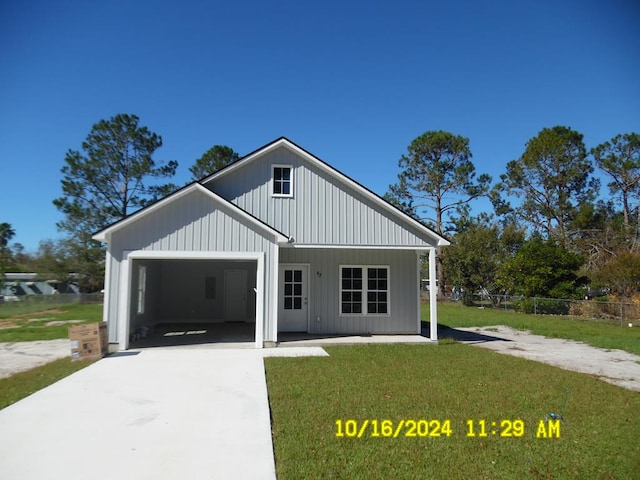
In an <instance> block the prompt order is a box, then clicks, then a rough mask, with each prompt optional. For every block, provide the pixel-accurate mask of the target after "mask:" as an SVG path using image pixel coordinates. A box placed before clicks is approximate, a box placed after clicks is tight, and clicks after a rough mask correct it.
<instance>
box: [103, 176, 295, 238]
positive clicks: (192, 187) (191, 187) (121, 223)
mask: <svg viewBox="0 0 640 480" xmlns="http://www.w3.org/2000/svg"><path fill="white" fill-rule="evenodd" d="M194 191H198V192H200V193H202V194H204V195H206V196H208V197H210V198H211V199H212V200H213V201H214V202H217V203H221V204H223V205H225V206H227V207H228V208H230V209H231V210H232V211H233V212H235V213H236V214H237V215H238V216H239V217H241V218H243V219H245V220H248V221H249V223H252V224H254V225H256V226H257V227H258V228H259V229H261V230H263V231H265V232H267V233H269V234H271V235H273V236H274V237H275V239H276V242H278V243H286V242H287V241H288V237H287V236H286V235H285V234H284V233H282V232H280V231H278V230H276V229H275V228H273V227H272V226H271V225H268V224H266V223H264V222H263V221H262V220H260V219H259V218H256V217H254V216H253V215H251V214H250V213H249V212H247V211H246V210H243V209H242V208H240V207H238V206H237V205H235V204H234V203H232V202H230V201H228V200H226V199H225V198H222V197H221V196H220V195H217V194H216V193H214V192H212V191H211V190H209V189H207V188H205V187H203V186H202V185H201V184H200V183H198V182H192V183H190V184H188V185H186V186H184V187H183V188H181V189H179V190H176V191H175V192H173V193H171V194H169V195H167V196H166V197H164V198H162V199H160V200H158V201H157V202H154V203H152V204H150V205H148V206H146V207H144V208H142V209H140V210H138V211H137V212H134V213H132V214H131V215H129V216H128V217H125V218H123V219H121V220H118V221H116V222H115V223H112V224H111V225H109V226H107V227H105V228H103V229H102V230H100V231H98V232H96V233H94V234H93V236H92V238H93V239H94V240H98V241H101V242H104V241H108V237H109V235H111V234H112V233H113V232H115V231H117V230H120V229H122V228H124V227H126V226H127V225H129V224H131V223H133V222H135V221H137V220H138V219H140V218H142V217H144V216H146V215H149V214H151V213H153V212H155V211H157V210H159V209H161V208H162V207H163V206H165V205H167V204H168V203H170V202H173V201H174V200H176V199H178V198H181V197H183V196H185V195H188V194H189V193H191V192H194Z"/></svg>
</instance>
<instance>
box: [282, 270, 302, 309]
mask: <svg viewBox="0 0 640 480" xmlns="http://www.w3.org/2000/svg"><path fill="white" fill-rule="evenodd" d="M284 309H285V310H302V270H295V269H292V270H285V271H284Z"/></svg>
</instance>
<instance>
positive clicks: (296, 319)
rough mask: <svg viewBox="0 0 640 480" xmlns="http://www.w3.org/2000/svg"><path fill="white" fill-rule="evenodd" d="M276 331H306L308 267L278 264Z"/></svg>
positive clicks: (307, 321)
mask: <svg viewBox="0 0 640 480" xmlns="http://www.w3.org/2000/svg"><path fill="white" fill-rule="evenodd" d="M279 278H280V285H279V287H278V331H280V332H306V331H308V324H309V267H308V266H307V265H280V274H279Z"/></svg>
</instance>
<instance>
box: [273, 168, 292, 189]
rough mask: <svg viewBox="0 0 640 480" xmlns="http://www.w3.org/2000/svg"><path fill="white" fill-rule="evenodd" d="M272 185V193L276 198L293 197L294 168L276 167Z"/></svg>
mask: <svg viewBox="0 0 640 480" xmlns="http://www.w3.org/2000/svg"><path fill="white" fill-rule="evenodd" d="M272 185H273V187H272V191H271V193H272V195H273V196H274V197H293V167H292V166H291V165H274V166H273V176H272Z"/></svg>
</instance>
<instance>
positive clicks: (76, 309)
mask: <svg viewBox="0 0 640 480" xmlns="http://www.w3.org/2000/svg"><path fill="white" fill-rule="evenodd" d="M1 314H2V310H0V318H3V319H2V320H0V342H29V341H34V340H54V339H56V338H68V336H69V333H68V328H69V326H71V325H77V324H82V323H93V322H101V321H102V305H100V304H77V303H76V304H67V305H61V306H59V307H57V308H55V309H53V310H49V309H48V310H41V311H38V312H33V313H22V314H12V315H8V314H5V315H4V316H2V315H1ZM69 320H79V322H77V323H62V324H57V325H47V324H48V323H49V322H57V321H69Z"/></svg>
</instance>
